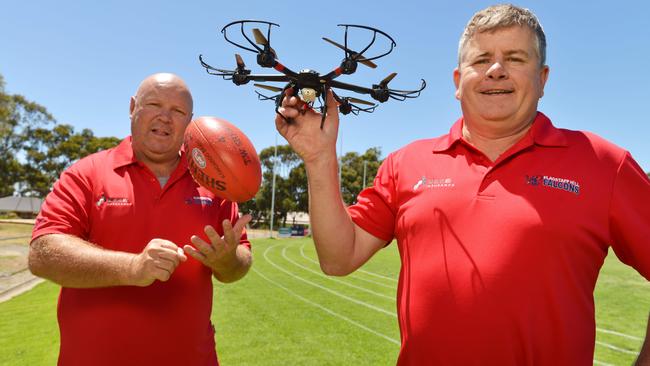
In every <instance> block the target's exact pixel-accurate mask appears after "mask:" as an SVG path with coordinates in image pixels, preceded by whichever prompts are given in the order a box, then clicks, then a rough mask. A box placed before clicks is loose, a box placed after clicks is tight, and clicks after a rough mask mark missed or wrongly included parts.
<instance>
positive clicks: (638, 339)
mask: <svg viewBox="0 0 650 366" xmlns="http://www.w3.org/2000/svg"><path fill="white" fill-rule="evenodd" d="M276 245H277V244H276ZM304 245H305V244H303V245H302V246H301V247H300V254H301V255H302V256H303V257H304V258H305V259H307V260H309V261H310V262H312V263H316V264H318V261H314V260H313V259H311V258H309V257H307V255H305V252H304V250H303V248H304ZM284 249H286V247H285V248H284ZM284 249H283V251H282V256H283V257H284V258H285V259H286V260H288V261H289V262H291V263H293V264H295V265H297V266H298V267H301V268H304V269H306V270H308V271H310V272H314V273H317V274H320V273H318V272H316V271H313V270H310V269H308V268H305V267H303V266H301V265H299V264H297V263H295V262H294V261H292V260H291V259H289V258H287V257H286V255H285V251H284ZM267 250H268V249H267ZM264 256H265V258H266V252H265V253H264ZM267 260H268V258H267ZM269 262H270V261H269ZM271 264H273V265H274V266H275V264H274V263H271ZM358 271H361V270H358ZM363 272H367V271H363ZM367 273H370V274H374V275H377V276H378V277H382V278H386V279H391V278H389V277H385V276H381V275H378V274H376V273H372V272H367ZM323 276H324V275H323ZM325 277H326V276H325ZM300 279H301V280H302V278H300ZM391 280H392V279H391ZM353 287H356V286H353ZM596 331H598V332H602V333H606V334H611V335H616V336H619V337H623V338H628V339H631V340H635V341H643V338H640V337H635V336H632V335H629V334H625V333H620V332H616V331H613V330H609V329H604V328H596ZM596 344H597V345H600V346H603V347H605V348H608V349H611V350H613V351H617V352H621V353H626V354H631V355H638V352H634V351H630V350H627V349H624V348H620V347H617V346H614V345H611V344H609V343H605V342H600V341H596ZM594 364H598V365H604V366H606V365H610V364H608V363H605V362H601V361H598V360H596V359H594Z"/></svg>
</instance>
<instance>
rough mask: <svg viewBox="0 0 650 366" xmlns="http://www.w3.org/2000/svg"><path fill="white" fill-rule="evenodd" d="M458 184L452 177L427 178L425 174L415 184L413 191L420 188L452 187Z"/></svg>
mask: <svg viewBox="0 0 650 366" xmlns="http://www.w3.org/2000/svg"><path fill="white" fill-rule="evenodd" d="M455 185H456V184H455V183H454V180H453V179H451V178H427V177H425V176H424V175H423V176H422V178H420V180H419V181H417V182H416V183H415V184H414V185H413V192H416V191H417V190H418V189H432V188H451V187H454V186H455Z"/></svg>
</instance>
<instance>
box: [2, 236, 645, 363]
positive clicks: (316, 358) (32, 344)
mask: <svg viewBox="0 0 650 366" xmlns="http://www.w3.org/2000/svg"><path fill="white" fill-rule="evenodd" d="M253 248H254V265H253V269H252V270H251V272H250V273H249V274H248V276H246V277H245V278H244V279H243V280H241V281H239V282H237V283H234V284H230V285H222V284H215V294H216V296H215V303H214V312H213V317H212V319H213V322H214V323H215V327H216V329H217V348H218V353H219V359H220V361H221V364H222V365H226V366H228V365H285V364H303V365H347V364H362V365H394V364H395V361H396V358H397V353H398V351H399V346H398V344H396V343H395V342H398V341H399V331H398V328H397V320H396V318H395V315H394V314H395V300H394V298H395V288H396V282H395V279H396V278H397V274H398V271H399V255H398V253H397V248H396V246H395V245H391V246H389V247H387V248H386V249H384V250H382V251H380V252H379V253H378V254H377V255H376V256H375V257H373V258H372V259H371V261H370V262H369V263H367V264H366V265H365V266H364V267H363V268H362V270H364V271H368V272H369V273H367V272H361V271H359V272H356V273H354V274H353V275H351V276H348V277H344V278H326V277H324V276H323V275H321V274H320V271H319V267H318V265H317V264H316V263H315V262H314V261H315V259H316V256H315V251H314V248H313V244H312V242H311V240H309V239H281V240H280V239H259V240H254V241H253ZM380 276H385V277H388V278H383V277H380ZM350 285H352V286H355V287H352V286H350ZM360 288H363V289H364V290H361V289H360ZM57 294H58V287H57V286H56V285H53V284H51V283H43V284H41V285H39V286H37V287H36V288H34V289H33V290H32V291H30V292H28V293H25V294H23V295H21V296H19V297H17V298H14V299H12V300H9V301H7V302H5V303H0V365H51V364H54V363H55V362H56V357H57V352H58V330H57V324H56V314H55V311H56V297H57ZM595 297H596V318H597V324H598V329H599V331H598V332H597V335H596V338H597V339H596V340H597V342H599V343H598V344H597V345H596V354H595V359H596V361H595V364H597V365H598V364H604V365H606V364H610V365H629V364H631V363H632V361H633V360H634V359H635V354H636V352H637V351H638V349H639V347H640V345H641V340H640V339H641V338H643V337H644V334H645V325H646V320H647V315H648V310H649V309H650V292H649V291H648V284H647V283H646V281H645V279H643V278H641V277H640V276H639V275H638V274H637V273H636V272H635V271H634V270H632V269H630V268H629V267H627V266H625V265H623V264H621V263H620V262H618V260H617V259H616V258H615V257H614V256H613V254H610V256H608V258H607V260H606V262H605V265H604V267H603V270H602V272H601V276H600V279H599V282H598V284H597V286H596V291H595ZM353 301H356V302H353ZM610 331H616V332H620V333H624V334H626V335H628V336H632V338H629V337H625V336H620V335H616V334H612V333H610ZM613 347H615V348H616V349H614V348H613ZM628 352H629V353H628Z"/></svg>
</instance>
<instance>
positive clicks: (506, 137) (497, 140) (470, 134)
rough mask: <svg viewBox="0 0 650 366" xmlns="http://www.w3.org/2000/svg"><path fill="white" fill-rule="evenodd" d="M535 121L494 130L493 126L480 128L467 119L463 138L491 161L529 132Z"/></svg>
mask: <svg viewBox="0 0 650 366" xmlns="http://www.w3.org/2000/svg"><path fill="white" fill-rule="evenodd" d="M532 122H533V121H530V122H529V123H526V124H523V125H521V126H518V128H516V129H514V130H509V131H494V129H491V128H480V126H474V125H472V124H471V123H467V121H465V122H464V123H463V138H464V139H465V140H466V141H467V142H469V143H470V144H471V145H472V146H474V147H475V148H477V149H478V150H479V151H481V152H482V153H483V154H485V156H487V157H488V158H489V159H490V160H491V161H496V160H497V159H498V158H499V156H501V154H503V153H504V152H505V151H506V150H508V149H509V148H510V147H512V145H514V144H516V143H517V141H519V140H521V138H522V137H523V136H524V135H525V134H526V133H527V132H528V130H529V129H530V126H531V125H532Z"/></svg>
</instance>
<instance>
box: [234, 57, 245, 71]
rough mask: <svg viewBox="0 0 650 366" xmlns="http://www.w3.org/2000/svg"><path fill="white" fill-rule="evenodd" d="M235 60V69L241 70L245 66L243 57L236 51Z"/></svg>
mask: <svg viewBox="0 0 650 366" xmlns="http://www.w3.org/2000/svg"><path fill="white" fill-rule="evenodd" d="M235 60H236V61H237V70H243V69H245V68H246V65H245V64H244V59H242V58H241V56H240V55H239V54H238V53H235Z"/></svg>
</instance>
